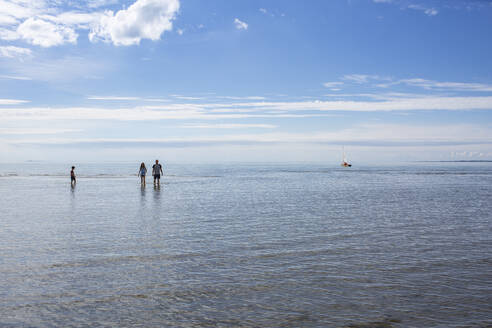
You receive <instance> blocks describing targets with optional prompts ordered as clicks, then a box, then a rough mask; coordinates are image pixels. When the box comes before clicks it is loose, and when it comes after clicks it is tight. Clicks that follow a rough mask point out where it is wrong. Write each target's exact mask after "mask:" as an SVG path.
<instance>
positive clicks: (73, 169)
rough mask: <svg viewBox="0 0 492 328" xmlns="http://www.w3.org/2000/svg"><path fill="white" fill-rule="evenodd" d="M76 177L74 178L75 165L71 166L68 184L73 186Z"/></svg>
mask: <svg viewBox="0 0 492 328" xmlns="http://www.w3.org/2000/svg"><path fill="white" fill-rule="evenodd" d="M76 183H77V179H76V178H75V166H72V171H70V185H71V186H72V187H75V184H76Z"/></svg>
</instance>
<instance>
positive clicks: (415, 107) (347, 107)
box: [0, 95, 492, 121]
mask: <svg viewBox="0 0 492 328" xmlns="http://www.w3.org/2000/svg"><path fill="white" fill-rule="evenodd" d="M24 102H26V101H25V100H12V99H3V100H0V104H3V105H14V104H15V105H18V104H22V103H24ZM472 109H475V110H491V109H492V96H484V97H442V96H423V97H419V96H408V97H406V96H404V95H399V96H396V95H393V96H391V97H388V96H386V97H382V99H377V98H374V99H373V100H371V101H367V100H360V101H356V100H343V99H341V100H328V101H320V100H315V101H291V102H286V101H283V102H272V101H269V102H266V101H263V102H255V101H249V102H231V103H182V104H176V103H174V104H173V103H170V104H162V105H152V106H137V107H128V108H104V107H97V108H94V107H67V108H41V107H33V108H23V109H22V110H21V111H19V110H18V109H14V108H3V109H1V110H0V119H2V120H4V121H7V120H14V121H15V120H31V121H35V120H117V121H148V120H190V119H195V120H216V119H243V118H254V117H256V118H260V117H263V118H266V117H276V118H286V117H309V116H311V117H315V116H322V115H324V114H323V113H324V112H327V111H329V112H332V111H335V112H374V111H422V110H472ZM306 111H308V112H309V113H304V112H306Z"/></svg>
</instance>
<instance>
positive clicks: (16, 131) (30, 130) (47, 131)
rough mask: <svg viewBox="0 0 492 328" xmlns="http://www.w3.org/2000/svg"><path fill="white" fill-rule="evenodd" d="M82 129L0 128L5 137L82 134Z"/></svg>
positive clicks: (0, 132)
mask: <svg viewBox="0 0 492 328" xmlns="http://www.w3.org/2000/svg"><path fill="white" fill-rule="evenodd" d="M81 131H84V130H82V129H51V128H0V134H3V135H25V134H60V133H70V132H81Z"/></svg>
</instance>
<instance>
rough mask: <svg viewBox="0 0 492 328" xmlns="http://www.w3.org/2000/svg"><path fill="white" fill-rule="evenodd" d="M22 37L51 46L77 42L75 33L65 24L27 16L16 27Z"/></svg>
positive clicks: (37, 43)
mask: <svg viewBox="0 0 492 328" xmlns="http://www.w3.org/2000/svg"><path fill="white" fill-rule="evenodd" d="M17 33H18V34H19V36H20V37H21V38H22V39H25V40H27V41H28V42H29V43H32V44H34V45H38V46H41V47H52V46H58V45H62V44H64V43H73V44H75V43H77V36H78V35H77V33H75V31H74V30H73V29H72V28H70V27H67V26H64V25H57V24H53V23H51V22H48V21H44V20H41V19H36V18H29V19H27V20H26V21H24V22H23V23H22V24H21V25H19V27H18V28H17Z"/></svg>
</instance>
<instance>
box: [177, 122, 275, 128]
mask: <svg viewBox="0 0 492 328" xmlns="http://www.w3.org/2000/svg"><path fill="white" fill-rule="evenodd" d="M181 127H182V128H189V129H251V128H253V129H275V128H276V127H277V126H276V125H273V124H241V123H234V124H224V123H223V124H193V123H190V124H184V125H182V126H181Z"/></svg>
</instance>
